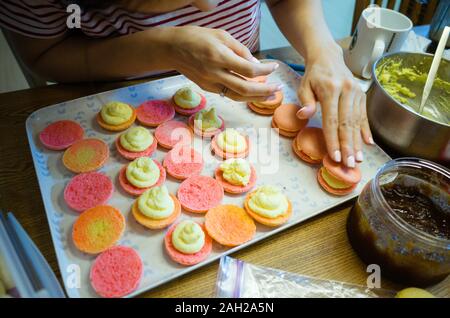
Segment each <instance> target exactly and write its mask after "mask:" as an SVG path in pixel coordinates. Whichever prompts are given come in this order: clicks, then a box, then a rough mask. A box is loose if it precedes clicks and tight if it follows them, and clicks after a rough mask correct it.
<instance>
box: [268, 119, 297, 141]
mask: <svg viewBox="0 0 450 318" xmlns="http://www.w3.org/2000/svg"><path fill="white" fill-rule="evenodd" d="M271 126H272V128H273V129H275V130H276V131H277V132H278V134H279V135H281V136H284V137H287V138H294V137H295V136H297V134H298V132H297V131H294V132H291V131H286V130H283V129H281V128H280V127H278V126H277V124H276V123H275V122H274V121H273V118H272V122H271Z"/></svg>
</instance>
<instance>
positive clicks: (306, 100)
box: [297, 80, 317, 119]
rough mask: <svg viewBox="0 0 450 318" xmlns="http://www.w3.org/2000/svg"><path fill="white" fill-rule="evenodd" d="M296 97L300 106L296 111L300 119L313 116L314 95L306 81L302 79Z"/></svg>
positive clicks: (315, 108) (315, 107) (314, 107)
mask: <svg viewBox="0 0 450 318" xmlns="http://www.w3.org/2000/svg"><path fill="white" fill-rule="evenodd" d="M298 98H299V100H300V103H301V106H302V108H301V109H300V110H299V111H298V112H297V117H298V118H300V119H308V118H311V117H312V116H314V114H315V113H316V110H317V106H316V104H317V102H316V96H315V95H314V92H313V90H312V88H311V86H310V85H309V82H308V81H306V80H305V81H302V84H301V85H300V88H299V90H298Z"/></svg>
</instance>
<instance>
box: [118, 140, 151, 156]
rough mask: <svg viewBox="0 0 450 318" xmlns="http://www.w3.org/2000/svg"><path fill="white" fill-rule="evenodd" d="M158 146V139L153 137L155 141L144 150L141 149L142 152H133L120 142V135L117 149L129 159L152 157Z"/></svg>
mask: <svg viewBox="0 0 450 318" xmlns="http://www.w3.org/2000/svg"><path fill="white" fill-rule="evenodd" d="M157 147H158V141H157V140H156V138H153V143H152V144H151V145H150V146H149V147H148V148H147V149H145V150H144V151H140V152H131V151H129V150H126V149H125V148H124V147H122V145H121V144H120V136H119V137H117V139H116V149H117V152H118V153H119V154H120V155H121V156H122V157H124V158H125V159H128V160H134V159H137V158H140V157H150V156H151V155H152V154H153V153H154V152H155V150H156V148H157Z"/></svg>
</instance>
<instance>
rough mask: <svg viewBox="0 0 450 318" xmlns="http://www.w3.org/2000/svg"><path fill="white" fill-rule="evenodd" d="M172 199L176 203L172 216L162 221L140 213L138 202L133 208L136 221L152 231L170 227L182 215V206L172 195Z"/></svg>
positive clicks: (132, 211)
mask: <svg viewBox="0 0 450 318" xmlns="http://www.w3.org/2000/svg"><path fill="white" fill-rule="evenodd" d="M170 197H171V198H172V200H173V202H174V205H175V206H174V209H173V212H172V214H171V215H170V216H169V217H167V218H165V219H161V220H156V219H151V218H149V217H147V216H145V215H144V214H142V213H141V211H139V207H138V201H137V200H136V201H135V202H134V204H133V206H132V207H131V213H132V214H133V217H134V219H135V220H136V221H137V222H138V223H139V224H141V225H143V226H145V227H146V228H149V229H151V230H160V229H164V228H166V227H168V226H169V225H171V224H172V223H173V222H175V221H176V220H177V219H178V217H179V216H180V215H181V205H180V202H179V201H178V199H177V198H176V197H175V196H174V195H173V194H170Z"/></svg>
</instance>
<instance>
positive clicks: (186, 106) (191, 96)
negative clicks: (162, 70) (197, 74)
mask: <svg viewBox="0 0 450 318" xmlns="http://www.w3.org/2000/svg"><path fill="white" fill-rule="evenodd" d="M172 102H173V106H174V108H175V111H176V112H177V113H178V114H180V115H183V116H191V115H193V114H195V113H197V112H199V111H201V110H202V109H204V108H205V107H206V97H205V96H204V95H203V94H201V93H199V92H196V91H195V90H193V89H192V88H191V87H188V86H186V87H182V88H180V89H179V90H177V91H176V92H175V94H174V95H173V97H172Z"/></svg>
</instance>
